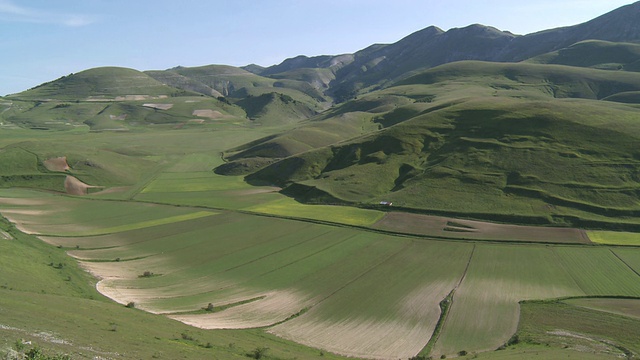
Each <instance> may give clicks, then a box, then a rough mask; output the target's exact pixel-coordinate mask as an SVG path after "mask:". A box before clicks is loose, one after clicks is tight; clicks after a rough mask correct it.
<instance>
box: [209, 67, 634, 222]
mask: <svg viewBox="0 0 640 360" xmlns="http://www.w3.org/2000/svg"><path fill="white" fill-rule="evenodd" d="M638 92H640V74H637V73H634V72H622V71H610V70H598V69H591V68H581V67H573V66H563V65H547V64H534V63H496V62H478V61H462V62H455V63H450V64H445V65H441V66H438V67H435V68H433V69H429V70H425V71H423V72H420V73H417V74H415V75H413V76H411V77H408V78H407V79H405V80H403V81H401V82H398V83H396V84H395V85H393V86H391V87H388V88H387V89H383V90H378V91H373V92H370V93H368V94H365V95H362V96H360V97H358V99H356V100H351V101H348V102H346V103H344V104H342V105H341V106H338V107H335V108H334V109H332V110H331V111H329V112H327V113H325V114H324V115H323V117H322V118H316V120H315V121H312V122H310V123H308V124H306V125H305V126H302V127H299V128H297V129H296V131H295V132H287V133H284V134H280V135H278V136H275V137H273V136H272V137H269V138H265V139H263V140H259V141H255V142H253V143H251V144H249V145H247V146H246V147H242V148H238V149H235V150H234V151H231V152H229V153H228V154H226V159H227V161H228V163H227V164H225V165H223V166H221V167H219V168H218V169H217V170H216V171H217V172H219V173H225V172H227V171H228V172H229V173H235V174H238V173H242V172H244V173H245V174H248V175H247V177H246V179H247V181H249V182H250V183H255V184H276V185H278V186H281V187H283V188H284V190H283V192H284V193H286V194H288V195H290V196H293V197H295V198H297V199H298V200H300V201H304V202H312V203H347V204H359V205H360V206H375V204H377V203H379V202H382V201H386V202H393V204H394V207H395V206H397V207H399V208H402V209H405V210H409V211H418V212H420V211H426V212H429V213H439V214H456V215H458V216H470V217H475V218H484V219H491V220H495V221H511V222H513V221H515V222H524V223H537V224H540V223H543V224H567V223H569V224H573V225H580V226H587V225H588V226H605V227H607V226H609V227H611V226H614V225H612V223H616V224H615V226H619V228H626V229H629V228H633V227H634V226H635V225H633V224H632V221H631V220H629V221H630V222H629V223H627V224H626V225H624V224H623V225H620V224H618V222H619V218H620V217H626V218H628V219H637V217H638V216H640V206H638V203H637V196H638V191H639V190H640V177H639V176H638V174H640V153H639V152H638V151H637V148H636V146H635V144H637V142H638V141H639V140H640V126H638V125H640V124H639V123H638V120H637V108H635V107H633V106H628V105H623V104H617V103H616V102H612V101H607V100H610V99H611V98H615V97H616V96H620V95H621V94H637V93H638ZM340 117H342V118H349V117H351V118H356V117H359V121H360V123H361V124H367V128H368V131H363V132H362V133H361V134H359V135H353V133H351V135H345V136H343V137H340V136H337V137H336V138H334V141H333V142H330V141H329V140H327V141H326V142H324V143H323V142H321V141H320V142H317V143H316V146H312V147H307V148H303V147H292V146H290V144H296V143H306V144H310V142H309V141H308V134H307V133H305V132H303V131H302V130H303V129H305V128H309V130H310V129H311V128H313V129H316V130H317V129H319V124H321V123H323V122H325V121H336V119H338V118H340ZM323 134H324V137H323V139H327V136H326V134H328V132H323ZM560 169H562V170H560ZM612 218H615V220H612Z"/></svg>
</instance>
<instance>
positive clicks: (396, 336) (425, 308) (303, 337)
mask: <svg viewBox="0 0 640 360" xmlns="http://www.w3.org/2000/svg"><path fill="white" fill-rule="evenodd" d="M457 281H458V279H451V280H450V281H438V282H433V283H430V284H425V285H423V286H422V287H420V288H418V289H416V290H414V291H413V292H412V293H410V294H409V295H407V296H406V297H405V298H404V299H402V300H401V302H400V303H399V304H398V305H397V307H396V308H395V311H396V313H395V314H393V313H389V314H387V317H386V320H380V319H367V318H364V317H359V316H357V315H355V316H353V317H351V318H346V319H340V320H333V321H331V320H326V319H323V317H322V315H320V314H318V313H319V312H320V311H319V310H321V309H320V307H321V306H322V305H319V306H318V308H313V309H311V310H310V311H309V312H307V313H305V314H304V315H302V316H300V317H298V318H295V319H292V320H290V321H287V322H285V323H283V324H280V325H277V326H275V327H274V328H273V329H271V330H269V332H271V333H273V334H275V335H278V336H280V337H283V338H285V339H289V340H293V341H296V342H299V343H302V344H304V345H308V346H312V347H317V348H321V349H325V350H328V351H331V352H333V353H337V354H340V355H345V356H352V357H361V358H370V359H398V358H410V357H412V356H414V355H416V354H418V353H419V352H420V351H421V350H422V348H423V347H424V346H425V345H426V344H427V342H428V341H429V339H430V338H431V336H432V335H433V331H434V329H435V326H436V324H437V322H438V319H439V318H440V306H439V304H440V302H441V301H442V300H443V299H444V298H445V297H446V296H447V294H449V292H450V291H451V289H452V288H453V287H454V286H455V283H456V282H457ZM372 296H375V295H373V294H372Z"/></svg>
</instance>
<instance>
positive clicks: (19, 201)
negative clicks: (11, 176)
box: [0, 197, 47, 211]
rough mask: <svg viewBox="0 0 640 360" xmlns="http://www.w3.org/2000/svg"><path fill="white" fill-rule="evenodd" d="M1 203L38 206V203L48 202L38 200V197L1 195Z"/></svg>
mask: <svg viewBox="0 0 640 360" xmlns="http://www.w3.org/2000/svg"><path fill="white" fill-rule="evenodd" d="M0 204H2V205H17V206H38V205H45V204H47V203H46V202H45V201H43V200H37V199H24V198H8V197H0ZM3 211H4V210H3Z"/></svg>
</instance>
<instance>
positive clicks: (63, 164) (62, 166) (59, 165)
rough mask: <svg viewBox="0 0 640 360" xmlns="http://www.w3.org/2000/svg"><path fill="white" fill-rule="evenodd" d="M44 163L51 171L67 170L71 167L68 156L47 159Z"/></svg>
mask: <svg viewBox="0 0 640 360" xmlns="http://www.w3.org/2000/svg"><path fill="white" fill-rule="evenodd" d="M43 165H44V167H46V168H47V170H49V171H59V172H65V171H67V170H69V169H70V167H69V164H67V157H66V156H61V157H57V158H52V159H47V160H45V161H43Z"/></svg>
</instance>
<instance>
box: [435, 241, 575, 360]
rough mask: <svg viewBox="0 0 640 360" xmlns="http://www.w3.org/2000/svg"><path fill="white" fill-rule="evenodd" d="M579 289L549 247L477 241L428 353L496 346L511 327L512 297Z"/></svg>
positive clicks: (514, 319) (515, 317)
mask: <svg viewBox="0 0 640 360" xmlns="http://www.w3.org/2000/svg"><path fill="white" fill-rule="evenodd" d="M582 294H584V293H583V291H582V290H581V289H580V288H579V287H578V286H577V285H576V283H575V281H574V280H573V279H572V277H571V275H570V274H568V273H567V272H566V271H565V269H564V267H563V264H562V263H561V262H559V261H558V259H557V257H556V256H555V254H554V251H553V248H550V247H546V246H538V245H521V246H508V245H480V244H478V245H476V249H475V251H474V254H473V256H472V258H471V262H470V265H469V268H468V270H467V273H466V276H465V278H464V280H463V282H462V283H461V284H460V287H459V288H458V289H457V290H456V291H455V293H454V296H453V303H452V304H451V308H450V310H449V316H448V317H447V319H446V321H445V323H444V327H443V328H442V332H441V334H440V337H439V339H438V341H437V342H436V344H435V347H434V350H433V352H432V354H435V355H438V356H439V355H440V354H454V353H458V352H459V351H462V350H464V351H468V352H471V351H486V350H493V349H496V348H497V347H498V346H500V345H502V344H503V343H505V342H506V341H507V340H508V339H509V337H510V336H511V335H512V334H513V333H514V332H515V330H516V326H517V324H518V301H520V300H525V299H540V298H555V297H560V296H575V295H582ZM479 309H482V310H479Z"/></svg>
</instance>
